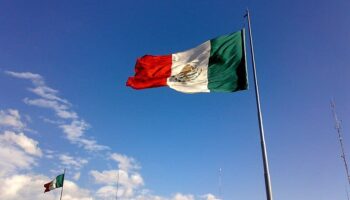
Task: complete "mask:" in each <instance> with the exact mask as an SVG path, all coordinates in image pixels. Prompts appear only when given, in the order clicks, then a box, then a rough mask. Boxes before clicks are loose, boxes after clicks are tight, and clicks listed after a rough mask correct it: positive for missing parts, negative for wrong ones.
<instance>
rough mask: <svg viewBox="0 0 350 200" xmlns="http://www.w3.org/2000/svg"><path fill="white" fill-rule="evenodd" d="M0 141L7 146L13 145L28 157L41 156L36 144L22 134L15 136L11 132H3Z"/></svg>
mask: <svg viewBox="0 0 350 200" xmlns="http://www.w3.org/2000/svg"><path fill="white" fill-rule="evenodd" d="M0 140H1V141H3V142H6V143H9V144H15V145H17V146H18V147H20V148H21V149H23V150H24V151H25V152H26V153H28V154H30V155H34V156H39V157H41V156H42V152H41V149H40V148H39V147H38V142H37V141H36V140H33V139H31V138H29V137H27V136H25V135H24V134H23V133H19V134H16V133H14V132H11V131H5V133H4V134H2V135H0Z"/></svg>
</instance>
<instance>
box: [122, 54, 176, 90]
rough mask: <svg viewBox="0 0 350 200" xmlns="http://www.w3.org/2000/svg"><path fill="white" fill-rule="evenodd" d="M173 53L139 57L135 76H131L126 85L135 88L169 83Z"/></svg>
mask: <svg viewBox="0 0 350 200" xmlns="http://www.w3.org/2000/svg"><path fill="white" fill-rule="evenodd" d="M171 64H172V55H166V56H151V55H145V56H143V57H141V58H138V59H137V61H136V65H135V76H132V77H129V78H128V81H127V82H126V85H127V86H129V87H132V88H134V89H145V88H152V87H161V86H166V85H167V78H168V77H170V76H171Z"/></svg>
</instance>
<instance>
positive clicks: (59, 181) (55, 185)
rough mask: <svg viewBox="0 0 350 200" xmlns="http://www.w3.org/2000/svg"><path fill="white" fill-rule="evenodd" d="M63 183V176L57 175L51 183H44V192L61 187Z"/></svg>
mask: <svg viewBox="0 0 350 200" xmlns="http://www.w3.org/2000/svg"><path fill="white" fill-rule="evenodd" d="M63 181H64V174H61V175H58V176H57V177H56V178H55V179H53V180H52V181H51V182H49V183H46V184H45V185H44V187H45V191H44V193H45V192H49V191H51V190H53V189H56V188H60V187H63Z"/></svg>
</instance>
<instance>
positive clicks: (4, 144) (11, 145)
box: [0, 131, 42, 194]
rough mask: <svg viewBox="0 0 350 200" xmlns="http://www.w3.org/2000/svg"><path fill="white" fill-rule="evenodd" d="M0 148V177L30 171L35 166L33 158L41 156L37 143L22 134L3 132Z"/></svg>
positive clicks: (0, 136) (0, 137)
mask: <svg viewBox="0 0 350 200" xmlns="http://www.w3.org/2000/svg"><path fill="white" fill-rule="evenodd" d="M0 146H1V148H0V160H1V162H0V177H1V176H4V175H6V174H12V173H14V172H16V171H17V170H22V169H30V168H31V167H32V166H33V165H35V164H36V159H35V158H36V157H40V156H42V151H41V149H40V148H39V147H38V142H37V141H35V140H33V139H31V138H29V137H27V136H25V135H24V134H23V133H19V134H16V133H14V132H12V131H5V132H4V133H3V134H1V135H0ZM0 194H1V193H0Z"/></svg>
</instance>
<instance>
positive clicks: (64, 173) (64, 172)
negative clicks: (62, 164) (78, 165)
mask: <svg viewBox="0 0 350 200" xmlns="http://www.w3.org/2000/svg"><path fill="white" fill-rule="evenodd" d="M65 175H66V168H64V171H63V177H65ZM63 186H64V178H63V182H62V189H61V197H60V200H62V194H63Z"/></svg>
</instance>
